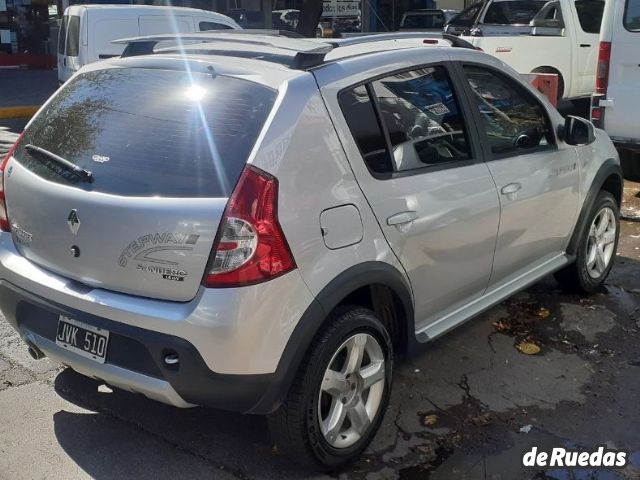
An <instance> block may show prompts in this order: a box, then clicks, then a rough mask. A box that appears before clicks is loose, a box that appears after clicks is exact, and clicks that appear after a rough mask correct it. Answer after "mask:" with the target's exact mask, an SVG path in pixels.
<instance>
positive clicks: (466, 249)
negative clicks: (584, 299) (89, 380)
mask: <svg viewBox="0 0 640 480" xmlns="http://www.w3.org/2000/svg"><path fill="white" fill-rule="evenodd" d="M125 43H127V46H126V48H125V50H124V53H123V56H122V57H121V58H114V59H110V60H107V61H105V62H100V63H97V64H92V65H88V66H86V67H85V68H83V69H82V70H80V71H79V72H78V73H77V74H75V75H74V76H73V77H72V78H71V79H70V80H69V82H68V83H67V84H65V86H64V87H63V88H61V89H60V90H59V91H58V92H56V94H55V95H54V96H53V97H52V98H51V99H50V100H49V101H48V102H47V103H46V104H45V105H44V106H43V107H42V108H41V109H40V111H39V112H38V113H37V115H36V116H35V117H34V118H33V119H32V120H31V122H30V123H29V124H28V125H27V127H26V129H25V131H24V133H23V134H22V135H21V137H20V139H19V140H18V142H17V143H16V145H15V146H14V148H13V149H12V150H11V152H10V153H9V154H8V155H7V156H6V158H5V159H4V161H3V162H2V164H1V165H0V166H1V170H2V175H1V176H0V178H1V179H2V183H1V184H0V187H1V188H0V206H1V207H2V208H0V227H1V228H2V233H1V234H0V307H1V309H2V312H3V313H4V315H5V316H6V318H7V320H8V321H9V322H10V323H11V324H12V325H13V326H14V327H15V329H16V330H17V331H18V332H19V333H20V335H21V337H22V338H23V340H24V342H25V343H26V345H27V346H28V348H29V349H30V351H31V353H32V355H33V356H35V357H41V356H45V355H46V356H47V357H50V358H51V359H53V360H54V361H57V362H60V363H62V364H64V365H67V366H69V367H71V368H72V369H74V370H75V371H77V372H80V373H81V374H84V375H87V376H89V377H93V378H95V379H99V380H100V381H102V382H104V383H106V384H109V385H111V386H114V387H117V388H120V389H124V390H128V391H131V392H136V393H138V394H142V395H145V396H147V397H149V398H151V399H155V400H158V401H161V402H165V403H168V404H171V405H175V406H177V407H189V406H193V405H201V406H208V407H214V408H221V409H230V410H235V411H240V412H245V413H253V414H265V415H268V418H269V424H270V426H271V430H272V432H273V435H274V438H275V442H276V443H277V445H278V446H279V447H280V449H281V450H286V451H287V452H289V453H291V454H292V456H293V457H294V458H295V459H297V460H298V461H303V462H306V463H308V464H311V465H316V466H318V467H324V468H329V469H331V468H336V467H339V466H341V465H344V464H346V463H348V462H350V461H353V460H354V459H356V458H357V457H358V455H360V454H361V453H362V452H363V450H364V449H365V448H366V446H367V445H368V444H369V442H370V441H371V440H372V438H373V436H374V435H375V434H376V431H377V430H378V427H379V426H380V423H381V421H382V418H383V415H384V412H385V410H386V408H387V404H388V402H389V394H390V391H391V383H392V374H393V364H394V359H395V358H396V357H398V356H400V355H404V354H406V353H407V352H411V351H413V350H414V349H415V347H416V346H418V345H419V344H421V343H425V342H429V341H430V340H433V339H434V338H436V337H438V336H440V335H442V334H443V333H445V332H447V331H448V330H450V329H452V328H453V327H455V326H457V325H460V324H461V323H463V322H465V321H466V320H468V319H470V318H472V317H473V316H475V315H477V314H478V313H479V312H482V311H483V310H486V309H487V308H489V307H491V306H492V305H495V304H496V303H498V302H500V301H501V300H503V299H505V298H507V297H508V296H510V295H512V294H513V293H514V292H517V291H519V290H521V289H523V288H525V287H526V286H528V285H530V284H532V283H534V282H536V281H537V280H539V279H540V278H541V277H543V276H545V275H548V274H552V273H555V275H556V278H557V279H558V281H559V282H560V283H561V284H562V285H563V286H564V287H566V288H570V289H573V290H576V291H580V292H583V293H589V292H593V291H594V290H596V289H597V288H598V287H599V286H600V285H602V283H603V282H604V281H605V279H606V278H607V275H608V273H609V271H610V270H611V267H612V265H613V262H614V259H615V251H616V245H617V241H618V232H619V224H618V212H619V206H620V199H621V194H622V177H621V171H620V165H619V160H618V156H617V154H616V151H615V149H614V147H613V145H612V143H611V141H610V140H609V137H608V136H607V135H606V134H605V133H604V132H603V131H601V130H598V129H595V128H594V127H593V125H592V124H591V123H590V122H588V121H586V120H584V119H581V118H577V117H568V118H567V119H566V120H565V119H564V118H563V117H561V116H560V115H559V114H558V112H557V111H556V110H555V109H554V108H553V107H552V106H551V105H550V103H549V102H548V101H547V100H546V99H545V98H544V97H543V96H541V95H540V94H539V93H538V92H536V91H535V90H533V89H532V88H531V87H530V86H529V85H528V84H527V83H526V82H525V81H523V80H522V79H521V78H520V76H519V75H518V74H517V73H516V72H515V71H513V70H512V69H511V68H510V67H508V66H506V65H505V64H504V63H502V62H501V61H499V60H497V59H495V58H493V57H491V56H489V55H486V54H484V53H482V52H479V51H476V50H474V49H473V48H468V47H469V44H468V43H466V42H464V41H463V40H460V39H459V38H457V37H448V36H446V35H445V36H443V35H442V34H434V35H429V34H416V33H413V34H404V35H403V34H389V35H379V36H367V37H360V38H357V37H356V38H350V39H343V40H329V39H296V38H285V37H284V36H280V35H278V34H277V33H273V34H263V35H254V34H247V33H244V34H243V33H205V34H192V35H182V36H178V37H176V36H157V37H143V38H137V39H129V40H128V41H126V42H125Z"/></svg>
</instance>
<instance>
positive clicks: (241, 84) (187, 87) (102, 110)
mask: <svg viewBox="0 0 640 480" xmlns="http://www.w3.org/2000/svg"><path fill="white" fill-rule="evenodd" d="M275 97H276V91H275V90H272V89H270V88H267V87H264V86H262V85H258V84H256V83H253V82H250V81H247V80H240V79H237V78H230V77H225V76H222V75H217V76H215V77H213V78H212V76H211V75H205V74H197V73H196V74H194V73H191V74H188V73H186V72H184V71H172V70H151V69H138V68H117V69H107V70H100V71H93V72H87V73H85V74H81V75H79V76H78V77H75V78H74V79H73V80H72V81H71V82H69V84H68V85H67V86H65V87H63V88H62V89H61V90H60V91H59V93H57V94H56V95H55V97H54V98H53V100H52V101H51V103H49V104H48V105H47V106H46V107H45V108H44V110H43V111H42V112H40V114H39V115H38V116H37V117H36V118H35V119H34V120H33V122H32V123H31V125H30V126H29V128H28V129H27V130H26V132H25V136H24V140H23V141H22V142H21V144H20V147H19V148H18V150H17V151H16V153H15V157H16V158H17V160H18V161H19V162H20V163H22V164H23V165H24V166H25V167H27V168H28V169H30V170H31V171H32V172H34V173H36V174H37V175H40V176H41V177H43V178H45V179H47V180H50V181H54V182H58V183H65V184H73V185H77V186H78V188H83V189H85V190H91V191H98V192H103V193H110V194H116V195H126V196H165V197H227V196H228V195H229V194H230V192H231V190H232V189H233V187H234V185H235V183H236V181H237V179H238V177H239V175H240V172H241V171H242V168H243V166H244V164H245V163H246V161H247V158H248V156H249V154H250V152H251V149H252V148H253V145H254V144H255V142H256V139H257V137H258V134H259V133H260V131H261V129H262V127H263V125H264V123H265V120H266V118H267V115H268V114H269V112H270V110H271V108H272V106H273V102H274V100H275ZM27 144H31V145H33V146H35V147H40V148H41V149H45V150H47V151H48V152H51V153H52V154H54V155H56V156H58V157H60V158H63V159H64V160H67V161H69V162H71V163H72V164H74V165H77V166H79V167H81V168H83V169H85V170H88V171H91V172H92V173H93V176H94V178H95V181H94V182H93V183H86V182H84V183H83V182H81V180H80V179H79V178H78V176H77V175H72V174H70V173H69V169H68V168H67V169H64V168H62V167H61V166H60V162H54V161H51V160H49V159H47V158H46V156H43V155H40V156H38V155H37V154H36V153H34V151H31V152H30V151H29V150H28V149H26V145H27Z"/></svg>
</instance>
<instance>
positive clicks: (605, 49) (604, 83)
mask: <svg viewBox="0 0 640 480" xmlns="http://www.w3.org/2000/svg"><path fill="white" fill-rule="evenodd" d="M610 60H611V42H600V48H599V49H598V68H597V70H596V93H599V94H602V95H606V93H607V87H608V86H609V62H610Z"/></svg>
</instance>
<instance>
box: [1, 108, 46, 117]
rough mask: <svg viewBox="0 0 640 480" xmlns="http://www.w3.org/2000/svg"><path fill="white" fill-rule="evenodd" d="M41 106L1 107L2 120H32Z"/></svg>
mask: <svg viewBox="0 0 640 480" xmlns="http://www.w3.org/2000/svg"><path fill="white" fill-rule="evenodd" d="M39 108H40V105H22V106H16V107H0V119H2V118H31V117H33V115H34V114H35V113H36V112H37V111H38V109H39Z"/></svg>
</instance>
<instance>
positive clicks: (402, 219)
mask: <svg viewBox="0 0 640 480" xmlns="http://www.w3.org/2000/svg"><path fill="white" fill-rule="evenodd" d="M416 218H418V212H414V211H412V210H411V211H407V212H400V213H396V214H394V215H391V216H390V217H389V218H387V225H404V224H407V223H411V222H413V221H414V220H415V219H416Z"/></svg>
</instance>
